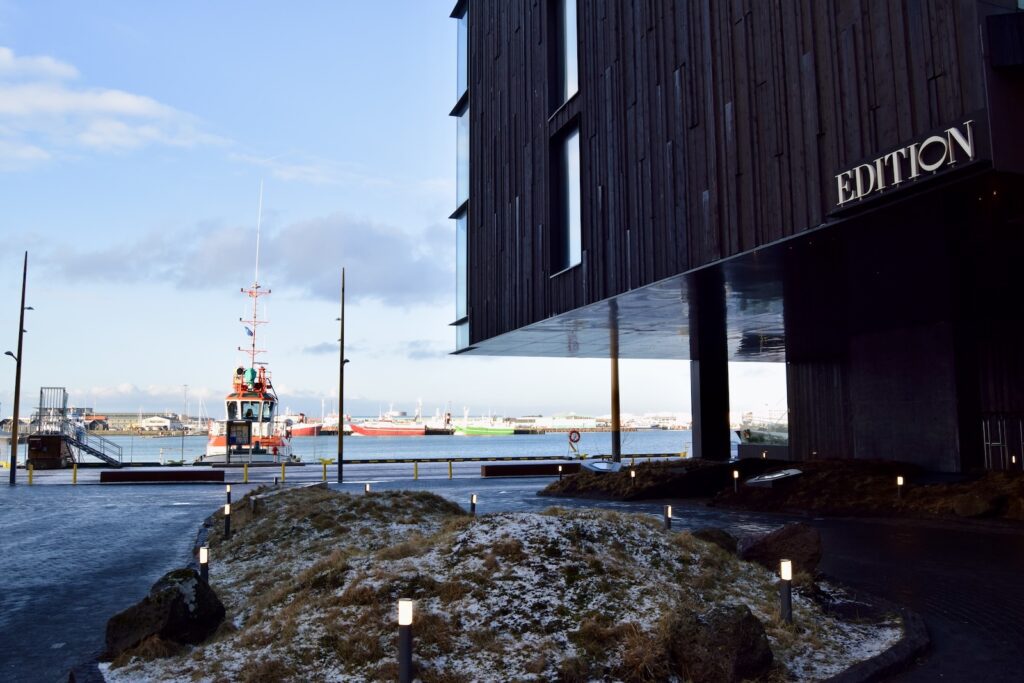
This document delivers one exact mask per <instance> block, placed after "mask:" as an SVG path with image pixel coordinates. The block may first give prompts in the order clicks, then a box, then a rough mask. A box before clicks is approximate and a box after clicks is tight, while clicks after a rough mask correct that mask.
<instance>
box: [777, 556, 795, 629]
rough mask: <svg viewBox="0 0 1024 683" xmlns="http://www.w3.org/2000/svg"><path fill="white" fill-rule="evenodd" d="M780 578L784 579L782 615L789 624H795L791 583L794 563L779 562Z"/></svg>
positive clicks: (780, 593) (780, 591) (780, 592)
mask: <svg viewBox="0 0 1024 683" xmlns="http://www.w3.org/2000/svg"><path fill="white" fill-rule="evenodd" d="M779 577H780V578H781V579H782V586H781V587H780V590H779V597H780V598H781V602H782V604H781V606H780V615H781V616H782V620H783V621H784V622H786V623H787V624H792V623H793V593H792V588H791V585H790V583H791V582H792V581H793V563H792V562H791V561H790V560H781V561H780V562H779Z"/></svg>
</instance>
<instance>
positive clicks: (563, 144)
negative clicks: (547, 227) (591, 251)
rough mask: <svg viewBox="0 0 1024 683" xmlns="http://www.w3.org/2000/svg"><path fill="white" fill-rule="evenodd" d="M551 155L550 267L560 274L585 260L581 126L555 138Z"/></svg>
mask: <svg viewBox="0 0 1024 683" xmlns="http://www.w3.org/2000/svg"><path fill="white" fill-rule="evenodd" d="M552 156H553V157H554V158H553V159H552V161H553V163H552V168H553V169H554V173H553V174H552V186H551V207H552V216H551V257H552V263H551V266H552V271H553V272H555V273H558V272H560V271H563V270H565V269H566V268H572V267H573V266H578V265H579V264H580V262H581V261H582V260H583V240H582V233H583V227H582V220H581V214H580V204H581V202H580V131H579V128H574V129H572V130H571V131H569V133H567V134H566V135H564V136H560V137H559V138H557V139H556V141H555V145H554V150H553V155H552Z"/></svg>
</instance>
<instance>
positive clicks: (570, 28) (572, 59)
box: [562, 0, 579, 102]
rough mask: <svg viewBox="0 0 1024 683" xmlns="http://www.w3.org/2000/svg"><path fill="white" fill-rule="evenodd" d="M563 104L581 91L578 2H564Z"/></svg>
mask: <svg viewBox="0 0 1024 683" xmlns="http://www.w3.org/2000/svg"><path fill="white" fill-rule="evenodd" d="M562 10H563V14H562V69H563V71H562V102H565V101H567V100H568V99H569V98H570V97H572V96H573V95H575V94H576V92H577V91H578V90H579V65H578V63H577V59H576V0H562Z"/></svg>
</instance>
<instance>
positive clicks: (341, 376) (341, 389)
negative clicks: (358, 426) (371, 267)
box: [338, 268, 348, 484]
mask: <svg viewBox="0 0 1024 683" xmlns="http://www.w3.org/2000/svg"><path fill="white" fill-rule="evenodd" d="M338 323H339V328H340V329H339V331H338V347H339V351H340V355H339V356H338V483H339V484H340V483H342V482H343V481H344V479H345V473H344V468H345V461H344V458H345V447H344V442H343V438H344V436H345V363H348V359H347V358H345V269H344V268H342V269H341V317H340V318H338Z"/></svg>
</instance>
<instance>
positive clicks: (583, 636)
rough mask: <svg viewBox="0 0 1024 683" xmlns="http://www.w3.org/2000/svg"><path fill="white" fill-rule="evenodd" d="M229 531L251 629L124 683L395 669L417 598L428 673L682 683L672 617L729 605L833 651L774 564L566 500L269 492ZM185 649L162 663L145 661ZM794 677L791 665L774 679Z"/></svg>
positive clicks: (443, 678) (231, 562)
mask: <svg viewBox="0 0 1024 683" xmlns="http://www.w3.org/2000/svg"><path fill="white" fill-rule="evenodd" d="M243 501H245V499H244V498H243V499H242V501H240V502H239V504H238V507H239V509H242V508H243V506H244V505H245V503H244V502H243ZM246 509H247V508H246ZM213 527H214V528H213V529H212V531H213V532H214V533H211V543H212V545H213V548H214V553H213V556H214V557H215V558H216V560H217V562H216V564H215V565H213V566H212V567H211V578H212V581H213V587H214V589H215V590H216V591H217V592H218V595H220V596H221V599H222V600H223V601H224V603H225V606H226V608H227V610H228V614H229V615H231V616H230V619H232V620H233V622H234V624H229V625H226V626H224V627H222V629H221V631H218V633H217V634H216V635H215V636H214V637H213V638H212V639H211V640H210V641H208V642H207V643H205V644H203V645H202V646H200V647H197V648H194V649H191V650H190V651H188V652H181V653H171V652H166V651H162V650H160V648H159V645H160V644H159V643H151V644H149V645H148V646H147V648H146V649H145V651H144V652H140V653H139V657H138V658H137V659H134V660H132V661H131V663H129V664H128V665H127V666H126V667H124V668H122V669H118V671H124V672H125V673H124V677H123V678H118V677H116V676H115V678H114V679H113V682H112V683H122V682H123V681H133V682H134V681H135V680H155V679H159V678H161V677H167V676H170V675H172V674H173V676H176V677H180V678H183V679H185V680H191V679H193V678H196V677H198V678H199V679H202V680H211V679H213V680H217V679H223V680H230V681H264V680H302V681H306V680H344V681H373V680H394V678H395V677H396V673H397V672H396V670H395V667H394V661H395V656H396V652H397V642H396V627H395V602H396V600H397V599H398V598H399V597H408V598H413V599H414V600H416V602H417V607H416V621H415V626H414V632H415V638H416V661H417V664H418V666H419V667H420V671H419V677H420V680H422V681H424V683H427V682H429V681H433V682H438V683H454V682H457V681H477V680H509V681H548V680H562V681H588V680H593V679H595V678H596V679H614V680H623V681H630V682H633V681H636V682H647V681H660V680H666V678H667V677H668V676H669V672H670V667H671V666H672V664H671V662H672V656H673V655H672V638H673V634H674V631H673V627H672V624H673V621H672V619H671V616H672V615H673V614H677V613H678V612H679V611H680V610H683V611H685V612H687V613H695V614H696V613H703V612H705V611H706V610H708V609H710V608H711V607H712V606H714V605H715V604H719V603H737V602H743V603H745V604H748V606H749V607H750V608H751V610H752V611H753V612H754V613H755V615H757V616H758V617H759V618H760V619H761V620H762V621H763V622H764V623H765V628H766V630H767V632H768V634H769V637H770V638H771V640H772V645H773V648H775V649H776V651H777V655H781V657H782V658H783V659H785V657H786V656H787V653H788V652H790V651H796V650H797V649H799V648H800V647H802V646H803V645H802V644H806V643H812V644H813V643H818V644H820V649H822V650H827V649H828V647H829V646H830V645H829V641H828V636H829V633H828V629H827V628H825V627H821V628H820V632H819V631H817V630H815V629H814V628H811V627H792V626H788V625H786V624H782V623H781V622H779V621H778V619H777V618H776V617H775V616H774V611H775V604H776V596H777V593H776V592H775V587H774V579H773V577H771V575H770V574H768V573H767V572H765V571H764V570H762V569H760V568H759V567H755V566H752V565H746V564H745V563H741V562H739V561H737V560H736V559H735V558H734V557H733V556H731V555H729V554H728V553H726V552H724V551H722V550H721V549H720V548H718V547H717V546H714V545H711V544H708V543H705V542H703V541H701V540H698V539H695V538H693V537H692V536H691V535H690V534H686V533H683V534H666V533H665V532H664V531H663V530H662V529H661V528H660V525H659V524H658V523H657V520H649V519H646V518H643V517H638V516H634V515H623V514H618V513H610V512H596V511H579V510H576V511H569V510H560V509H552V510H549V511H547V512H546V513H544V514H542V515H530V514H525V513H515V514H507V515H483V516H480V517H476V518H471V517H469V516H468V515H466V514H465V513H464V512H463V511H462V510H461V509H460V508H459V507H458V506H456V505H455V504H453V503H450V502H448V501H446V500H444V499H441V498H439V497H437V496H434V495H432V494H428V493H423V492H419V493H412V494H402V493H396V492H383V493H374V494H372V495H369V496H364V495H359V496H352V495H347V494H339V493H335V492H331V491H326V490H316V489H303V490H285V491H284V492H281V493H278V494H275V495H270V496H267V497H265V498H264V499H263V500H262V502H261V508H260V511H259V513H258V514H257V515H255V516H248V515H245V514H239V517H238V521H237V525H236V533H235V534H234V536H233V538H232V539H231V540H230V541H225V540H224V539H223V538H219V537H218V536H217V534H216V533H215V532H216V527H217V522H216V519H215V520H214V523H213ZM798 578H802V577H798ZM796 609H797V615H798V621H799V622H800V623H804V622H805V621H806V622H808V623H810V622H814V620H815V618H816V615H815V614H814V613H813V607H812V606H809V605H808V604H806V603H805V602H801V603H798V604H797V605H796ZM801 628H803V629H804V630H799V629H801ZM167 654H171V655H172V656H171V657H170V658H169V659H168V660H167V663H166V664H165V665H163V666H164V667H165V668H162V669H161V668H146V667H147V666H155V665H152V664H147V663H146V661H147V660H144V659H143V658H142V657H144V656H165V655H167ZM127 661H128V658H126V659H125V661H122V662H120V663H119V665H120V664H125V663H126V662H127ZM778 672H781V673H778ZM786 674H787V672H786V669H785V666H783V665H779V667H777V671H776V672H775V673H773V674H772V675H773V676H776V675H780V676H785V675H786ZM118 675H120V674H118Z"/></svg>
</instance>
